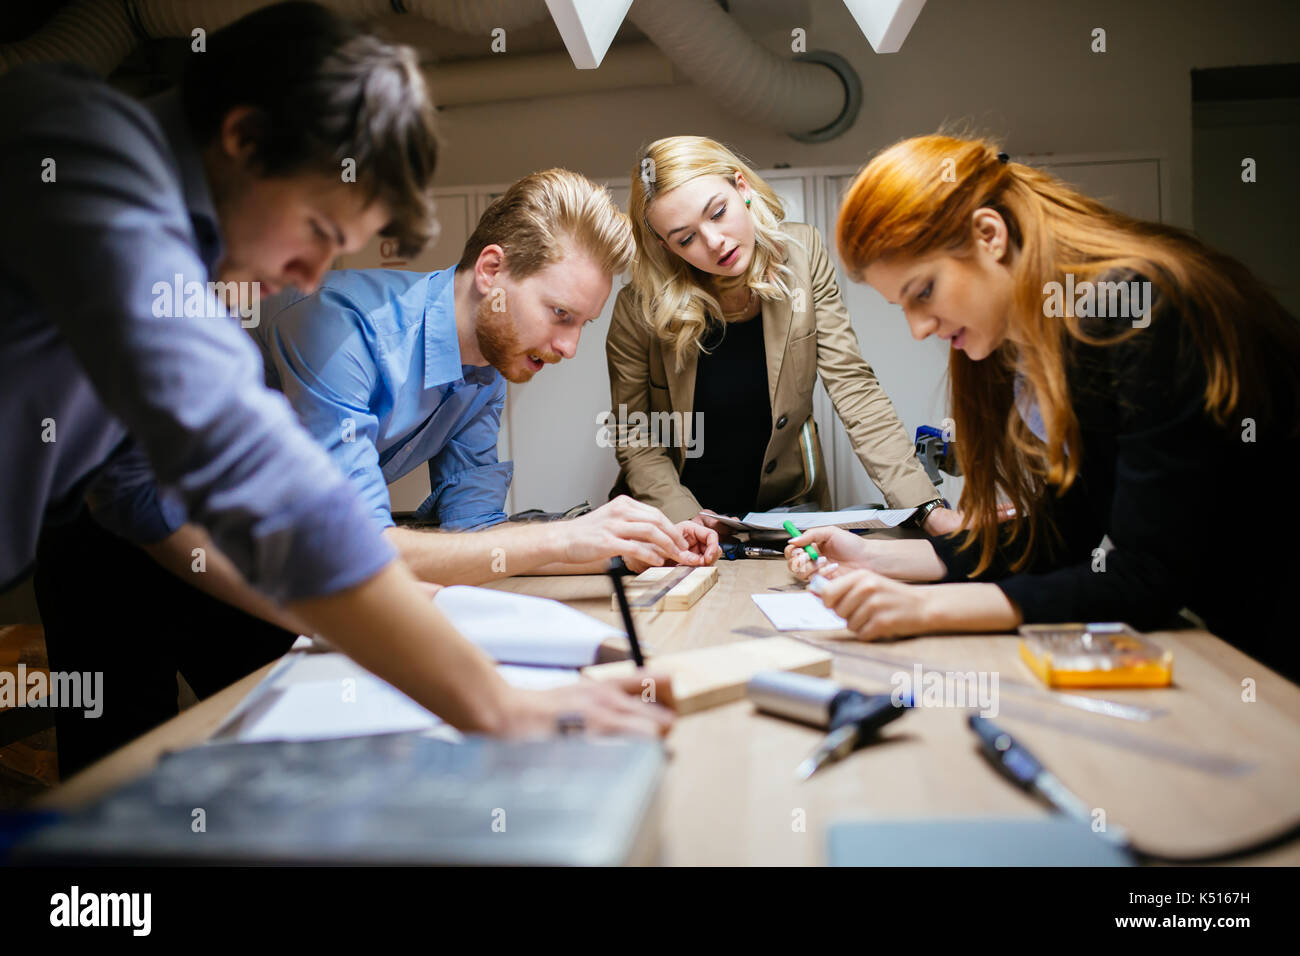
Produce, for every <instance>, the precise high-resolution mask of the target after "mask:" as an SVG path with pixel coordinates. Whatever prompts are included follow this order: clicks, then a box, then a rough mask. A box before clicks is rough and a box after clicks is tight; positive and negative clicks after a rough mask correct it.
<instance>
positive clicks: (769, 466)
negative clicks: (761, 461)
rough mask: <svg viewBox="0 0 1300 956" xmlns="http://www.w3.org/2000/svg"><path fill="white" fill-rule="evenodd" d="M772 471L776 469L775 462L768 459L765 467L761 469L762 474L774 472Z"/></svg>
mask: <svg viewBox="0 0 1300 956" xmlns="http://www.w3.org/2000/svg"><path fill="white" fill-rule="evenodd" d="M774 471H776V462H775V461H769V462H768V463H767V467H766V468H764V469H763V474H765V475H770V474H771V473H772V472H774Z"/></svg>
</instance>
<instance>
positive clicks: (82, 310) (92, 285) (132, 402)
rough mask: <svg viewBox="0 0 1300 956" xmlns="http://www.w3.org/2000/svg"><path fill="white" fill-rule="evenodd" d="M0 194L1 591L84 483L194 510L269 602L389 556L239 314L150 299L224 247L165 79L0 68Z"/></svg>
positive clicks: (150, 534) (149, 513) (360, 573)
mask: <svg viewBox="0 0 1300 956" xmlns="http://www.w3.org/2000/svg"><path fill="white" fill-rule="evenodd" d="M0 209H2V210H4V217H5V222H4V229H2V230H0V434H3V435H4V442H5V444H4V451H3V453H2V454H0V590H3V589H4V588H5V587H7V586H8V585H10V584H12V583H15V582H16V581H17V580H18V579H20V578H21V577H22V576H23V575H24V574H25V573H26V571H27V570H28V569H29V568H30V566H31V564H32V562H33V560H34V558H35V554H36V541H37V537H38V536H39V534H40V529H41V524H42V522H43V521H44V520H46V519H57V518H60V517H64V516H67V515H69V514H72V513H75V511H76V510H77V509H79V508H80V506H81V502H82V500H83V498H84V497H85V496H86V495H88V494H89V495H90V496H91V497H92V500H93V501H94V502H95V503H96V509H95V516H96V518H97V519H99V520H100V521H101V523H104V524H105V525H106V526H108V527H109V528H110V530H113V531H116V532H117V533H119V534H123V535H126V536H128V537H131V538H132V539H133V540H136V541H141V542H147V541H155V540H158V539H160V538H163V537H165V536H166V535H167V534H169V533H170V532H171V531H172V530H174V529H175V528H176V527H178V526H179V524H180V523H181V522H183V521H184V520H185V518H186V516H187V515H188V516H189V517H190V518H191V519H192V520H194V521H196V522H197V523H199V524H201V525H203V526H204V527H205V528H207V529H208V531H209V532H210V533H211V534H212V538H213V540H214V541H215V542H216V544H217V546H218V547H220V548H221V550H222V551H223V552H225V553H226V554H227V555H229V557H230V558H231V560H232V561H233V562H234V564H235V566H236V567H237V568H239V569H240V570H241V571H242V572H243V573H244V575H245V576H246V577H247V578H248V580H249V581H250V582H251V583H252V584H253V585H254V586H256V587H258V588H260V589H261V590H262V591H263V592H265V593H266V594H268V595H269V596H270V597H272V598H273V599H275V600H278V601H282V602H284V601H292V600H295V599H298V598H303V597H312V596H317V595H322V594H330V593H333V592H335V591H339V590H342V589H344V588H347V587H351V586H353V585H356V584H359V583H361V582H362V581H364V580H366V579H367V578H370V577H372V576H373V575H374V574H376V573H377V572H378V571H379V570H380V569H381V568H383V567H384V566H385V565H386V564H388V563H389V562H390V561H391V560H392V559H393V557H394V552H393V549H392V548H391V547H390V546H389V545H388V543H387V542H386V541H384V539H383V538H382V536H380V535H379V534H378V533H377V532H376V531H375V528H374V526H373V524H372V523H371V522H370V521H369V519H368V518H367V516H366V514H365V511H364V510H363V509H362V507H361V505H360V503H359V502H358V501H357V500H356V495H355V492H354V491H353V488H352V486H351V485H350V484H349V482H347V481H346V480H345V479H344V477H343V476H342V475H340V474H339V472H338V469H337V468H336V467H335V466H334V463H333V462H332V461H331V460H330V458H329V456H327V455H326V454H325V453H324V452H323V451H322V450H321V449H320V447H319V446H318V445H317V444H316V442H315V441H313V440H312V438H311V437H310V436H309V435H307V434H306V433H305V432H304V431H303V430H302V429H301V428H300V427H299V426H298V423H297V422H296V421H295V419H294V414H293V410H292V409H291V408H290V407H289V405H288V403H286V402H285V401H284V398H283V397H282V396H280V395H277V394H276V393H275V392H273V391H271V390H269V389H268V388H266V386H265V385H264V383H263V381H262V368H261V362H260V360H259V356H258V352H257V349H256V348H254V347H253V346H252V343H250V342H249V340H248V336H247V335H246V334H245V333H244V332H243V330H242V329H241V328H240V325H239V322H238V320H237V319H236V318H235V317H233V316H230V315H227V314H225V313H224V311H223V310H222V309H221V308H220V307H219V306H218V305H217V303H216V300H215V298H211V297H204V296H202V295H198V296H196V297H195V301H196V302H197V303H198V304H199V305H200V306H202V307H204V308H201V309H200V311H202V312H205V313H206V312H207V310H209V309H210V310H211V314H202V315H194V316H191V315H190V314H189V312H188V309H186V310H185V311H184V312H182V311H181V309H180V308H179V306H177V305H176V304H175V303H174V302H173V303H171V304H164V303H163V302H162V301H161V300H160V292H159V290H160V289H164V290H165V289H166V288H168V287H170V286H171V284H172V283H173V281H176V282H178V283H179V282H181V281H182V280H184V284H185V285H186V286H187V287H188V285H189V283H197V285H196V288H198V289H199V291H200V292H202V291H203V289H204V286H203V284H204V283H206V281H207V280H208V278H209V276H210V274H211V271H212V269H213V267H214V266H215V264H216V263H218V262H219V261H220V260H221V258H222V243H221V235H220V220H219V219H218V217H217V213H216V210H215V207H214V204H213V199H212V196H211V193H210V191H209V189H208V183H207V181H206V177H205V175H204V171H203V164H202V159H201V156H200V153H199V150H198V147H197V146H196V145H195V144H194V142H193V141H192V140H191V139H190V136H189V131H188V127H187V124H186V122H185V116H184V113H183V109H182V105H181V101H180V98H179V96H178V95H177V94H175V93H171V94H167V95H164V96H163V97H161V98H159V99H156V100H153V101H151V102H150V103H149V104H147V105H145V104H141V103H138V102H136V101H135V100H132V99H131V98H130V97H127V96H125V95H123V94H122V93H119V92H117V91H116V90H114V89H113V88H111V87H110V86H108V85H107V84H106V83H104V81H103V80H102V79H101V78H99V77H97V76H95V75H94V74H92V73H90V72H89V71H87V70H85V69H81V68H78V67H73V66H68V65H61V66H39V67H23V68H19V69H17V70H14V71H12V72H11V73H8V74H6V75H4V76H0ZM178 277H179V278H178ZM155 476H156V478H157V481H158V482H159V483H161V485H162V486H163V488H164V489H165V493H164V495H162V496H159V495H158V494H157V492H156V490H155V488H154V481H155Z"/></svg>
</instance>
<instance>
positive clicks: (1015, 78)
mask: <svg viewBox="0 0 1300 956" xmlns="http://www.w3.org/2000/svg"><path fill="white" fill-rule="evenodd" d="M641 2H645V0H641ZM807 9H808V11H809V17H808V19H807V22H796V21H794V20H792V21H791V23H790V24H789V26H788V28H786V27H782V28H781V29H779V30H777V29H774V30H773V31H771V33H769V34H767V35H765V36H762V37H760V39H761V40H762V41H763V42H764V43H766V44H767V45H768V46H770V47H771V48H772V49H774V50H778V51H781V52H783V53H788V51H789V30H790V29H793V28H794V27H802V28H803V29H805V30H806V31H807V38H808V47H809V49H818V48H821V49H830V50H834V51H835V52H837V53H840V54H841V55H843V56H845V57H846V58H847V59H848V60H849V61H850V62H851V63H852V64H853V65H854V67H855V68H856V69H857V70H858V72H859V75H860V76H861V78H862V81H863V92H864V97H863V100H864V101H863V107H862V111H861V114H860V115H859V118H858V120H857V123H856V124H855V126H854V127H853V128H852V129H851V130H849V131H848V132H847V133H846V134H845V135H844V136H842V137H840V138H838V139H836V140H834V141H832V142H829V143H823V144H804V143H798V142H796V141H794V140H792V139H790V138H789V137H787V136H785V135H784V134H783V133H781V132H779V131H772V130H764V129H760V128H756V127H754V126H752V125H751V124H749V123H747V122H746V121H745V120H744V119H743V118H742V117H738V116H734V115H730V114H728V113H727V112H726V111H724V110H722V109H721V108H719V107H717V106H716V105H715V104H714V103H713V101H712V100H711V99H710V98H709V96H708V94H707V93H706V92H705V91H701V90H698V89H696V88H695V87H694V86H691V85H689V84H685V83H681V84H678V85H675V86H669V87H656V88H646V89H639V90H624V91H617V92H609V93H593V94H584V95H571V96H557V97H546V98H540V99H533V100H528V101H518V102H503V103H493V104H488V105H482V106H473V107H455V108H449V109H446V110H444V111H443V112H442V114H441V122H442V129H443V133H444V136H445V139H446V145H445V149H444V150H443V153H442V155H441V157H440V162H439V172H438V182H439V184H440V186H441V187H443V189H444V190H445V191H447V192H454V191H456V187H464V192H465V193H466V194H467V195H471V196H473V195H477V193H476V187H478V186H479V185H480V184H483V183H505V182H510V181H513V180H514V179H516V178H518V177H519V176H522V175H524V174H525V173H527V172H529V171H531V170H534V169H540V168H545V167H548V166H556V165H559V166H567V167H569V168H571V169H575V170H578V171H581V172H584V173H586V174H587V175H589V176H592V177H593V178H596V179H609V180H611V181H613V182H614V183H625V182H626V178H627V176H628V175H629V173H630V170H631V167H632V166H633V164H634V162H635V160H636V157H637V151H638V148H639V147H640V146H641V145H643V144H644V143H646V142H648V141H650V140H652V139H655V138H658V137H661V136H667V135H673V134H678V133H698V134H704V135H709V136H712V137H714V138H717V139H720V140H723V141H724V142H727V143H728V144H730V145H731V146H732V147H733V148H735V149H737V150H738V151H739V152H741V153H742V154H744V155H746V156H747V157H748V158H749V159H750V160H751V162H752V163H753V165H755V166H756V167H759V168H760V169H768V170H771V169H772V167H775V166H778V165H783V164H789V165H791V166H793V167H795V168H794V169H791V170H789V172H788V175H789V176H790V177H792V178H793V179H799V178H800V177H803V176H804V174H805V173H806V172H807V171H808V170H811V169H814V168H816V169H818V170H820V171H821V172H831V171H837V172H838V173H839V174H840V175H841V176H843V175H847V174H848V173H850V172H851V171H852V170H853V169H854V168H856V167H858V166H860V165H861V164H862V163H863V162H865V161H866V160H867V159H868V158H870V156H871V155H872V154H873V153H874V152H876V151H877V150H879V149H880V148H881V147H883V146H885V145H888V144H889V143H891V142H893V141H895V140H897V139H899V138H902V137H905V136H910V135H917V134H920V133H926V132H932V131H934V130H935V129H937V128H939V127H940V126H941V125H944V124H952V123H958V124H964V126H965V127H966V128H968V129H973V130H974V131H976V132H983V133H988V134H991V135H994V136H997V137H999V138H1001V139H1002V141H1003V142H1004V143H1005V145H1006V148H1007V149H1008V151H1009V152H1011V153H1013V154H1015V155H1016V156H1017V157H1018V158H1022V159H1032V160H1034V161H1036V162H1039V163H1041V164H1046V165H1052V166H1053V168H1054V171H1056V172H1057V173H1058V174H1059V175H1062V176H1063V177H1064V178H1066V179H1071V180H1073V181H1075V182H1077V183H1078V184H1080V185H1081V186H1083V187H1084V189H1085V191H1088V192H1090V193H1092V194H1093V195H1096V196H1098V198H1102V199H1104V200H1108V201H1110V202H1111V203H1112V204H1113V205H1116V206H1117V207H1119V208H1123V209H1125V210H1126V211H1128V212H1130V213H1132V214H1134V215H1139V216H1142V217H1144V218H1149V219H1162V220H1164V221H1166V222H1170V223H1173V224H1176V225H1183V226H1192V225H1193V220H1192V212H1193V202H1192V100H1191V75H1190V72H1191V70H1192V69H1193V68H1194V67H1195V68H1205V67H1214V66H1230V65H1242V64H1259V63H1270V62H1288V61H1295V60H1297V59H1300V3H1297V2H1295V0H1240V2H1236V3H1232V4H1226V3H1222V2H1215V0H1092V2H1089V3H1087V4H1077V3H1045V2H1042V0H985V2H980V3H973V2H970V0H929V2H928V3H927V4H926V7H925V9H924V10H923V12H922V14H921V16H920V18H919V19H918V20H917V23H916V25H915V26H914V28H913V30H912V32H911V34H910V35H909V37H908V39H907V42H906V43H905V44H904V47H903V50H902V52H900V53H897V54H891V55H885V56H877V55H876V54H875V53H873V52H872V51H871V49H870V46H869V44H868V43H867V42H866V39H865V38H864V37H863V36H862V34H861V32H860V31H859V30H858V28H857V26H856V24H855V23H854V22H853V20H852V18H851V16H850V15H849V14H848V12H847V10H846V9H845V7H844V5H843V3H842V2H841V0H810V2H809V3H808V4H807ZM1097 27H1101V28H1103V29H1105V30H1106V44H1107V52H1105V53H1093V52H1091V50H1090V45H1091V43H1092V35H1091V34H1092V31H1093V29H1094V28H1097ZM508 57H509V54H505V55H502V68H503V69H505V68H508ZM434 94H435V98H436V95H437V90H436V88H435V90H434ZM1067 156H1070V157H1077V156H1086V157H1089V158H1091V159H1097V158H1098V157H1102V158H1105V159H1108V160H1109V161H1110V162H1108V163H1097V162H1089V163H1084V164H1080V163H1072V162H1065V163H1063V162H1061V160H1063V159H1065V158H1066V157H1067ZM802 181H803V183H804V189H805V192H806V193H807V196H808V198H807V206H806V208H805V211H804V215H803V216H802V218H804V219H805V220H806V221H811V222H814V223H815V224H817V225H819V226H821V228H822V230H823V233H824V234H826V235H827V237H828V239H829V238H830V235H831V234H832V233H833V229H832V228H830V223H831V222H833V215H834V210H835V207H836V205H837V198H838V190H839V189H840V188H841V186H842V185H843V182H844V180H843V179H842V178H841V179H834V178H823V179H819V180H816V181H815V182H814V180H812V179H808V178H806V177H804V178H803V180H802ZM443 202H444V204H445V205H444V206H443V212H444V220H445V224H444V241H443V243H442V244H441V245H444V246H447V247H450V246H452V245H454V243H453V242H452V236H453V235H458V236H460V237H461V238H463V235H464V233H462V232H461V231H460V230H461V229H462V228H463V227H462V225H461V224H462V223H463V221H464V215H465V212H466V211H470V210H472V214H473V215H475V216H476V215H477V212H478V211H479V210H481V208H482V201H481V198H480V199H474V198H470V199H468V200H454V201H453V200H452V199H450V198H444V200H443ZM1258 214H1259V215H1263V216H1267V215H1268V212H1267V210H1261V211H1259V213H1258ZM792 218H801V217H800V216H798V215H797V214H794V215H792ZM1239 225H1240V226H1241V228H1243V229H1245V230H1249V229H1250V224H1249V223H1248V222H1246V223H1240V222H1239ZM438 255H439V256H440V257H441V258H439V259H438V260H437V261H436V263H432V264H429V265H427V266H425V267H427V268H432V267H434V266H435V265H437V266H441V265H446V264H449V263H450V262H451V261H454V260H455V258H457V256H456V254H455V253H454V252H450V254H448V253H447V252H445V251H444V250H442V249H440V250H439V251H438ZM428 258H429V257H428V256H425V257H422V259H426V260H427V259H428ZM844 292H845V296H846V299H847V300H848V302H849V307H850V311H851V312H852V314H853V317H854V326H855V329H856V330H857V331H858V335H859V338H860V339H861V341H862V344H863V351H864V354H866V356H867V358H868V361H870V362H871V363H872V364H873V365H874V367H875V368H876V371H877V373H878V375H879V376H880V378H881V380H882V382H883V383H884V385H885V388H886V391H887V392H889V394H890V395H891V396H893V398H894V401H895V404H896V405H897V406H898V409H899V413H900V417H901V418H902V419H903V421H904V424H905V426H906V427H907V429H908V431H909V433H913V432H914V430H915V427H916V425H918V424H921V423H935V424H937V423H938V420H939V419H941V418H942V411H943V405H942V395H943V392H942V389H943V382H942V367H943V364H944V356H943V354H942V350H941V349H930V350H929V351H927V349H926V345H919V346H918V345H917V344H915V343H913V342H911V340H910V338H908V337H907V334H906V329H905V328H904V327H902V325H901V320H900V319H898V318H897V315H896V314H895V313H894V312H891V311H890V307H888V306H887V305H885V304H884V303H883V301H881V300H879V297H878V296H875V295H874V293H872V292H871V291H870V290H869V289H863V288H861V287H850V286H847V285H846V286H845V287H844ZM611 301H612V299H611ZM607 323H608V308H607V310H606V314H605V315H604V316H603V317H602V322H601V323H600V324H598V325H596V326H593V328H592V330H591V331H589V332H588V333H587V335H586V336H585V337H584V340H583V342H582V343H581V346H580V348H579V353H578V357H577V358H576V359H574V360H573V361H572V362H569V363H565V364H564V365H563V366H560V367H558V368H553V369H547V370H545V371H544V372H543V373H541V374H540V375H539V376H538V377H537V379H536V380H535V381H534V382H533V383H530V384H529V385H528V386H525V387H521V388H520V387H512V389H511V401H510V410H509V421H508V422H507V427H506V434H505V435H504V436H503V446H502V454H503V455H506V454H509V453H510V451H511V450H512V449H513V451H514V456H515V458H516V462H517V469H516V479H515V486H514V490H513V492H512V497H511V502H510V505H511V507H512V508H516V509H518V508H527V507H544V508H547V509H558V508H563V507H567V506H568V505H570V504H573V503H576V502H577V501H580V500H582V499H583V498H589V499H590V500H592V501H593V503H595V502H597V501H599V500H602V499H603V497H604V493H605V491H606V490H607V489H608V487H609V485H610V483H611V482H612V479H613V477H614V464H613V456H612V453H610V452H609V451H608V450H601V451H597V450H595V447H594V446H595V421H594V419H595V413H596V411H599V410H602V409H603V408H604V407H605V405H606V404H607V401H608V392H607V384H606V382H605V370H604V354H603V353H604V350H603V335H602V334H601V332H600V331H599V330H603V329H604V328H607V327H608V325H607ZM593 332H594V333H596V334H592V333H593ZM931 353H933V354H931ZM819 393H820V390H819ZM588 413H590V414H588ZM818 417H819V420H820V421H821V422H822V424H823V427H824V428H825V427H827V426H829V430H830V431H831V432H832V433H834V432H836V431H838V423H836V422H834V420H833V415H832V414H831V413H830V411H829V405H828V403H826V401H825V398H824V395H822V396H821V398H820V408H819V415H818ZM826 437H827V438H829V439H830V440H829V441H827V442H826V444H827V445H828V449H827V450H828V455H829V457H830V459H831V461H830V462H829V464H830V465H831V468H832V472H833V474H834V475H835V479H836V485H837V486H838V488H839V491H840V494H839V496H838V497H839V503H840V504H851V503H854V502H856V501H866V500H880V496H879V493H878V492H876V491H875V489H874V488H873V486H872V485H871V484H870V482H869V481H868V480H867V479H866V476H865V475H864V474H863V473H862V469H861V467H860V466H859V465H858V464H857V462H856V460H855V459H854V458H853V457H852V455H851V454H850V453H849V452H848V451H847V448H845V447H837V443H840V444H841V445H842V444H843V442H842V438H837V437H836V436H835V435H834V434H831V435H827V436H826ZM422 481H423V474H422V473H421V474H420V475H418V476H411V477H410V478H408V479H406V480H405V481H404V482H403V484H404V485H409V486H410V487H409V488H407V489H406V490H405V491H404V492H403V494H402V495H401V496H400V497H402V498H403V500H404V501H412V500H413V501H415V502H416V503H418V501H419V500H420V499H421V498H422V494H423V492H422V490H421V488H420V487H418V486H420V484H421V482H422ZM425 484H426V485H427V483H425ZM944 490H945V492H947V493H949V494H955V493H956V491H957V483H955V482H950V483H949V484H948V485H946V486H945V489H944ZM398 497H399V496H398V495H397V494H396V493H395V500H394V505H395V507H399V508H400V507H402V506H403V504H402V503H401V502H399V501H398Z"/></svg>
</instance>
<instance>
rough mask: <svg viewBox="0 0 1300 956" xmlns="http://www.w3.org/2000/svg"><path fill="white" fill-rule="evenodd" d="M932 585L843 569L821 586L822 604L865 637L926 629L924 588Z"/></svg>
mask: <svg viewBox="0 0 1300 956" xmlns="http://www.w3.org/2000/svg"><path fill="white" fill-rule="evenodd" d="M933 590H934V589H932V588H925V587H917V586H916V585H912V584H904V583H902V582H901V581H895V580H893V579H892V578H887V577H885V576H884V575H883V574H877V573H876V572H875V571H870V570H858V571H843V572H841V573H840V574H839V575H837V576H836V577H835V578H833V579H831V580H828V581H827V582H826V583H825V584H824V585H822V587H821V591H820V597H821V599H822V601H823V603H825V605H826V606H827V607H828V608H830V609H831V610H832V611H834V612H835V613H836V614H838V615H839V616H840V617H842V618H844V620H845V621H846V622H847V624H846V626H847V627H848V628H849V630H851V631H853V632H854V633H855V634H857V636H858V637H859V638H860V639H862V640H864V641H874V640H877V639H878V638H882V637H908V636H910V635H913V634H922V633H925V631H926V627H927V624H928V621H927V613H928V606H927V604H926V596H927V592H931V591H933Z"/></svg>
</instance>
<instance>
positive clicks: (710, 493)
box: [682, 312, 772, 516]
mask: <svg viewBox="0 0 1300 956" xmlns="http://www.w3.org/2000/svg"><path fill="white" fill-rule="evenodd" d="M701 344H702V345H703V347H704V348H705V349H707V350H708V351H707V352H701V353H700V357H699V363H698V364H697V365H696V367H695V415H696V418H695V421H696V423H697V424H696V433H697V434H699V435H700V436H701V440H700V445H699V448H700V451H701V454H700V456H699V457H698V458H690V457H688V458H687V459H686V465H685V467H684V468H683V469H682V484H683V485H685V486H686V488H687V489H689V490H690V492H691V494H693V495H694V496H695V500H696V501H698V502H699V503H700V505H701V507H704V508H711V509H713V510H714V511H716V512H718V513H719V514H724V515H741V516H744V515H745V514H747V513H748V512H750V511H753V510H754V508H755V506H756V504H757V502H758V485H759V481H760V480H761V479H762V477H763V456H764V455H765V454H766V453H767V443H768V442H769V441H770V440H771V438H772V403H771V398H770V397H769V396H768V393H767V350H766V349H765V348H764V346H763V316H762V313H761V312H760V313H759V314H758V315H757V316H755V317H754V318H752V319H746V320H745V321H743V322H731V323H728V324H726V325H723V324H722V323H721V322H717V321H713V322H711V323H710V325H709V328H708V330H707V331H706V332H705V334H704V338H703V339H702V340H701ZM700 416H703V418H702V419H701V417H700ZM701 424H702V426H703V432H702V433H701V432H700V427H701Z"/></svg>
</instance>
